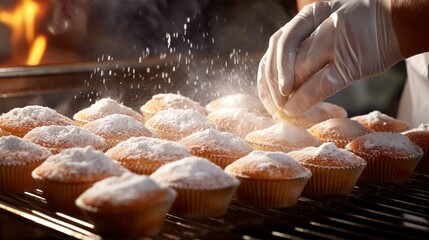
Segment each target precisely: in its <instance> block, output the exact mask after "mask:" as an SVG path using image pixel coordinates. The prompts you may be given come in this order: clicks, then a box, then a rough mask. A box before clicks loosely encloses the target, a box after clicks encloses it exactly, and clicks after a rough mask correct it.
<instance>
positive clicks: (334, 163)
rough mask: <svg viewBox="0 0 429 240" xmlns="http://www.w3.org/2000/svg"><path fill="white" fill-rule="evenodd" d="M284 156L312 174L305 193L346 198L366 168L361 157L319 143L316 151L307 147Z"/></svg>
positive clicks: (331, 145) (328, 144) (333, 145)
mask: <svg viewBox="0 0 429 240" xmlns="http://www.w3.org/2000/svg"><path fill="white" fill-rule="evenodd" d="M288 154H289V156H291V157H293V158H294V159H295V160H297V161H298V162H299V163H301V164H302V165H303V166H304V167H306V168H307V169H310V171H311V173H312V177H311V178H310V180H309V181H308V182H307V185H306V186H305V188H304V192H307V193H314V194H325V195H347V194H349V193H351V192H352V191H353V187H354V186H355V185H356V182H357V181H358V179H359V176H360V175H361V173H362V171H363V170H364V168H365V166H366V162H365V160H363V159H362V158H361V157H358V156H356V155H354V154H353V153H351V152H349V151H347V150H345V149H342V148H338V147H337V146H335V144H334V143H323V144H322V145H321V146H319V147H307V148H304V149H301V150H297V151H292V152H289V153H288Z"/></svg>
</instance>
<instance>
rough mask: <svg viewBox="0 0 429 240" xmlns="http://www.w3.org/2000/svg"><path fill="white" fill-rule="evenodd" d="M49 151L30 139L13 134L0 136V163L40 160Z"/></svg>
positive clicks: (15, 163) (47, 154) (10, 163)
mask: <svg viewBox="0 0 429 240" xmlns="http://www.w3.org/2000/svg"><path fill="white" fill-rule="evenodd" d="M50 155H51V152H50V151H48V150H47V149H45V148H43V147H41V146H39V145H36V144H34V143H32V142H30V141H27V140H24V139H22V138H18V137H15V136H6V137H0V164H2V165H5V164H6V165H17V164H23V163H31V162H35V161H42V160H44V159H46V158H47V157H49V156H50Z"/></svg>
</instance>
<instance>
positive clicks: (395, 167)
mask: <svg viewBox="0 0 429 240" xmlns="http://www.w3.org/2000/svg"><path fill="white" fill-rule="evenodd" d="M355 154H356V155H358V156H360V157H362V158H363V159H365V161H366V162H367V166H366V168H365V169H364V171H363V172H362V174H361V177H360V179H361V180H364V181H372V182H389V183H396V182H403V181H406V180H407V179H408V178H409V177H410V176H411V174H412V173H413V171H414V169H415V167H416V166H417V164H418V162H419V160H420V159H421V158H422V155H411V156H409V157H402V158H380V157H374V156H371V155H370V154H365V153H355Z"/></svg>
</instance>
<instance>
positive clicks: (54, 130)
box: [24, 125, 106, 150]
mask: <svg viewBox="0 0 429 240" xmlns="http://www.w3.org/2000/svg"><path fill="white" fill-rule="evenodd" d="M24 139H27V140H29V141H31V142H34V143H37V144H39V145H41V146H44V147H47V148H53V149H64V148H71V147H86V146H88V145H90V146H93V147H94V148H96V149H98V150H105V148H106V143H105V141H104V139H103V138H101V137H99V136H97V135H95V134H92V133H90V132H88V131H87V130H85V129H83V128H81V127H78V126H54V125H53V126H42V127H38V128H35V129H33V130H31V131H30V132H28V133H27V134H26V135H25V136H24Z"/></svg>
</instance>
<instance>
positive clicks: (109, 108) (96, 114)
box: [73, 98, 144, 123]
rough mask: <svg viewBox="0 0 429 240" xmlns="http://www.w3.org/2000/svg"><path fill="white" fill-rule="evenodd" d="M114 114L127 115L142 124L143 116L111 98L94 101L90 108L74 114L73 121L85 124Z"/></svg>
mask: <svg viewBox="0 0 429 240" xmlns="http://www.w3.org/2000/svg"><path fill="white" fill-rule="evenodd" d="M115 113H117V114H123V115H128V116H130V117H133V118H134V119H136V120H137V121H140V122H144V118H143V115H141V114H140V113H138V112H136V111H134V110H133V109H131V108H129V107H127V106H124V105H123V104H121V103H119V102H117V101H116V100H113V99H111V98H103V99H100V100H98V101H96V102H95V103H94V104H92V105H91V106H89V107H87V108H84V109H82V110H80V111H78V112H77V113H75V114H74V115H73V119H74V120H76V121H78V122H82V123H87V122H91V121H94V120H96V119H99V118H102V117H105V116H108V115H111V114H115Z"/></svg>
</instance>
